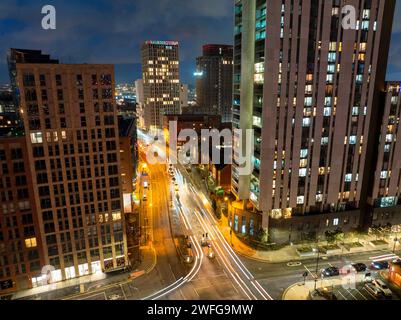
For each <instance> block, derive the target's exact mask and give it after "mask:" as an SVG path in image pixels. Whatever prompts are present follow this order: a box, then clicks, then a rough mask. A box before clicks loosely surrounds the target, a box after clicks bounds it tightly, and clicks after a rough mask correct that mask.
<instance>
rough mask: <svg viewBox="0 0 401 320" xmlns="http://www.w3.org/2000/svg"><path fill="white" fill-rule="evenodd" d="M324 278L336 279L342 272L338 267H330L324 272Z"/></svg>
mask: <svg viewBox="0 0 401 320" xmlns="http://www.w3.org/2000/svg"><path fill="white" fill-rule="evenodd" d="M322 275H323V277H335V276H339V275H340V270H339V269H338V268H337V267H329V268H326V269H323V270H322Z"/></svg>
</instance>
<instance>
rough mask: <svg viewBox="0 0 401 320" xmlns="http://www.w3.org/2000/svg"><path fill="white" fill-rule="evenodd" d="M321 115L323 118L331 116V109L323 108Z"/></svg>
mask: <svg viewBox="0 0 401 320" xmlns="http://www.w3.org/2000/svg"><path fill="white" fill-rule="evenodd" d="M323 115H324V116H325V117H330V116H331V108H330V107H326V108H324V110H323Z"/></svg>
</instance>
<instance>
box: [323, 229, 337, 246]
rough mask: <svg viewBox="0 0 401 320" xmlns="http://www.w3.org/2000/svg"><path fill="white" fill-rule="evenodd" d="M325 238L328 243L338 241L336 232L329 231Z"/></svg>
mask: <svg viewBox="0 0 401 320" xmlns="http://www.w3.org/2000/svg"><path fill="white" fill-rule="evenodd" d="M324 236H325V237H326V241H327V242H328V243H334V242H335V241H336V234H335V231H330V230H327V231H326V232H325V233H324Z"/></svg>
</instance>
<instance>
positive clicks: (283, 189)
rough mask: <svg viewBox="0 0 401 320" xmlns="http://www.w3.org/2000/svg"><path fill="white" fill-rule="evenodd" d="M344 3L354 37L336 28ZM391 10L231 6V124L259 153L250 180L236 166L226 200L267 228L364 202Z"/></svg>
mask: <svg viewBox="0 0 401 320" xmlns="http://www.w3.org/2000/svg"><path fill="white" fill-rule="evenodd" d="M345 4H349V5H353V6H354V8H355V9H356V14H357V24H356V25H355V26H354V28H352V29H344V28H343V27H342V19H343V14H342V9H343V7H342V6H343V5H345ZM394 5H395V2H394V1H391V0H390V1H378V0H372V1H370V0H369V1H346V3H344V2H343V1H337V0H333V1H323V0H306V1H305V0H304V1H290V0H282V1H266V0H256V1H255V0H242V1H241V0H239V1H236V2H235V47H234V106H233V125H234V128H240V129H253V130H254V140H255V152H254V156H253V164H254V170H253V172H252V174H250V175H241V176H240V175H239V173H238V165H236V164H235V163H234V165H233V172H232V177H233V178H232V192H233V193H234V195H236V197H237V199H238V200H240V201H244V202H247V201H250V202H251V203H252V204H253V206H254V208H255V211H257V212H258V214H262V221H263V223H262V228H263V229H265V230H268V227H269V220H270V219H273V220H274V219H277V220H281V219H290V218H292V217H294V216H305V215H309V214H322V213H330V212H331V213H333V212H334V213H336V212H338V213H339V216H341V214H340V213H341V212H345V211H350V212H351V211H353V210H359V209H362V206H363V205H364V203H366V199H367V194H368V188H369V186H368V185H369V184H368V180H369V177H370V172H371V170H372V161H371V159H372V154H373V152H374V144H373V143H372V142H373V141H374V140H375V133H376V131H375V130H371V129H372V128H374V127H375V126H376V122H377V115H378V111H379V109H380V105H379V104H380V95H381V92H382V91H384V89H385V71H386V65H387V56H388V49H389V41H390V35H391V27H392V19H393V14H394ZM301 17H302V19H301ZM267 39H268V41H267ZM234 143H235V144H238V137H235V139H234ZM361 218H364V217H363V216H362V217H361ZM340 219H342V218H340ZM338 220H339V218H334V219H333V221H329V225H328V227H331V226H332V225H333V224H336V223H338ZM362 220H363V219H362Z"/></svg>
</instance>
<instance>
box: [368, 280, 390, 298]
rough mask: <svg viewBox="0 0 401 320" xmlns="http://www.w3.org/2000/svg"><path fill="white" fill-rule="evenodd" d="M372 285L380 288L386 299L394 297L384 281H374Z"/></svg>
mask: <svg viewBox="0 0 401 320" xmlns="http://www.w3.org/2000/svg"><path fill="white" fill-rule="evenodd" d="M372 284H373V285H374V286H375V287H377V288H379V289H380V290H381V291H382V292H383V294H384V295H385V296H386V298H391V297H392V296H393V293H392V292H391V290H390V288H389V287H388V286H387V285H386V284H385V283H384V281H383V280H380V279H374V280H373V281H372Z"/></svg>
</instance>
